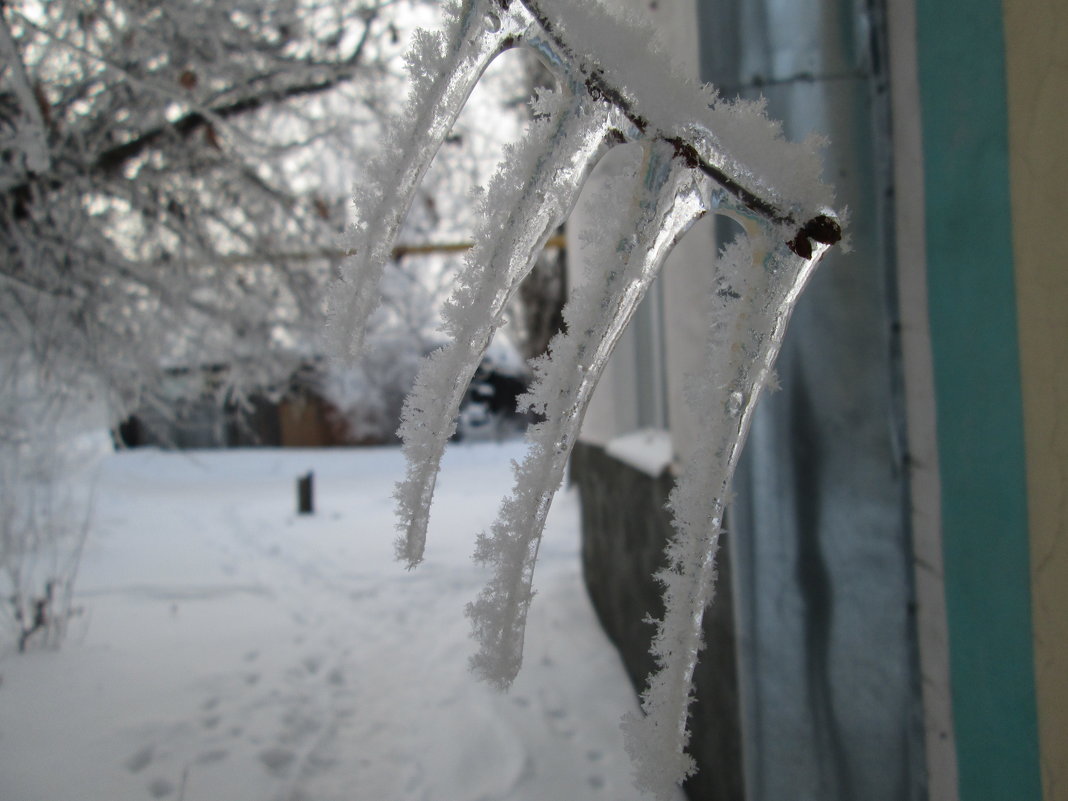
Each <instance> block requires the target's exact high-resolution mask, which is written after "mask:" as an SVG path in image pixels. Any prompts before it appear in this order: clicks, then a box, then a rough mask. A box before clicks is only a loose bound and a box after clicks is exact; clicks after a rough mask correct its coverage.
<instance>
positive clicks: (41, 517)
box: [0, 359, 111, 651]
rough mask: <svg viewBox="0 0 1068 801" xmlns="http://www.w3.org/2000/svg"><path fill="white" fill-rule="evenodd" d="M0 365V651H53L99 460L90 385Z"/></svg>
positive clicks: (18, 364)
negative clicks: (49, 649)
mask: <svg viewBox="0 0 1068 801" xmlns="http://www.w3.org/2000/svg"><path fill="white" fill-rule="evenodd" d="M64 379H65V380H64V382H62V383H59V382H58V381H57V380H56V376H50V375H47V374H43V373H41V372H40V371H39V370H35V369H34V368H33V366H31V365H29V364H27V363H26V360H12V359H0V422H2V424H3V425H2V426H0V428H2V433H0V647H8V646H9V645H11V644H13V645H14V646H15V647H16V648H17V650H19V651H25V650H29V649H30V648H34V647H48V646H55V645H58V644H59V642H60V641H61V640H62V639H63V635H64V633H65V631H66V627H67V624H68V622H69V621H70V618H71V616H72V615H73V614H74V613H75V609H74V608H73V605H72V592H73V586H74V579H75V577H76V575H77V572H78V565H79V563H80V561H81V555H82V548H83V546H84V543H85V538H86V535H87V533H88V529H89V523H90V518H91V509H92V484H93V476H94V473H95V467H96V465H97V463H98V462H99V459H100V457H101V456H102V455H103V454H104V453H106V452H108V451H110V450H111V443H110V442H109V441H108V440H107V435H106V433H103V432H105V431H106V428H105V427H104V426H103V424H102V421H101V420H100V419H95V418H94V411H96V412H99V411H100V409H99V408H95V409H94V404H93V403H92V402H88V403H87V399H88V398H89V397H90V396H91V391H92V383H91V382H90V381H88V380H87V379H85V378H84V377H79V376H76V375H66V376H64Z"/></svg>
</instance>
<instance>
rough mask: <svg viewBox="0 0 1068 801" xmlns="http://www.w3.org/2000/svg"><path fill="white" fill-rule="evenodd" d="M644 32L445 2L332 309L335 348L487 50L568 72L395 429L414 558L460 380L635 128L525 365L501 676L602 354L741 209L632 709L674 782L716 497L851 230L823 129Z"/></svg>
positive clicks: (491, 203) (610, 22)
mask: <svg viewBox="0 0 1068 801" xmlns="http://www.w3.org/2000/svg"><path fill="white" fill-rule="evenodd" d="M651 38H652V37H651V35H650V32H649V31H647V30H640V29H638V28H635V27H634V26H632V25H630V24H628V23H626V22H624V21H622V20H619V19H616V18H614V17H612V15H611V13H610V12H609V11H607V10H606V9H605V8H603V7H601V6H600V5H599V4H597V3H594V2H587V3H574V2H569V0H464V1H463V2H459V3H454V4H452V5H450V6H449V9H448V25H447V28H446V32H445V33H438V34H431V33H422V34H420V35H418V36H417V37H416V38H415V42H414V44H413V47H412V52H411V55H410V57H409V62H410V65H411V70H412V77H413V89H412V92H411V96H410V99H409V103H408V107H407V111H406V113H405V114H403V115H402V116H400V117H399V118H398V119H397V120H396V121H395V122H394V123H393V125H392V131H393V136H391V137H390V146H389V148H387V150H386V151H385V152H384V153H383V154H382V156H381V157H380V158H379V159H378V160H377V161H376V163H375V165H374V168H373V170H372V178H371V180H370V181H369V184H368V191H367V192H366V193H365V194H364V195H363V196H360V197H357V203H358V205H359V206H360V207H361V208H362V216H361V220H360V221H359V222H358V223H357V226H356V229H355V232H354V236H353V238H352V249H353V252H354V255H353V257H352V258H350V259H349V260H347V262H346V263H345V264H344V265H343V274H342V279H341V281H340V282H339V284H338V285H337V286H336V287H335V291H336V298H335V301H334V307H333V308H334V320H333V324H334V329H335V334H336V337H337V344H338V346H339V348H340V350H341V351H342V352H347V353H352V352H354V351H358V349H359V348H360V346H361V344H362V340H363V334H362V330H363V328H364V326H365V325H366V322H367V319H368V317H369V315H370V314H371V312H372V310H373V308H374V298H375V296H376V286H377V283H378V280H379V276H380V274H381V269H382V264H383V263H384V260H385V257H386V255H387V254H388V253H389V250H390V248H391V247H392V243H393V240H394V238H395V236H396V232H397V230H398V228H399V226H400V223H401V220H402V219H403V218H404V215H405V214H406V213H407V211H408V208H409V207H410V205H411V203H412V198H413V196H414V193H415V191H416V188H417V185H418V182H419V179H420V177H421V175H422V174H423V171H424V170H425V169H426V167H427V165H428V164H429V163H430V160H431V159H432V158H433V156H434V154H435V152H437V150H438V148H439V147H440V145H441V142H442V141H443V139H444V137H445V134H446V133H447V131H448V129H449V127H450V126H451V124H452V121H453V120H455V119H456V116H457V114H458V113H459V111H460V108H461V107H462V105H463V103H464V101H465V100H466V97H467V94H468V93H469V92H470V91H471V88H472V87H473V86H474V84H475V82H476V81H477V80H478V79H479V77H480V75H481V74H482V71H483V70H484V69H485V66H486V64H487V63H488V61H489V60H490V59H491V58H492V57H493V56H494V55H496V53H498V52H500V51H501V50H503V49H505V48H507V47H511V46H514V45H525V46H529V47H531V48H533V49H534V50H535V51H537V52H538V53H539V55H540V56H541V57H542V59H543V61H544V62H545V63H546V65H547V66H548V67H549V69H550V70H551V71H552V72H554V74H555V75H556V77H557V78H558V80H559V82H560V86H561V89H560V91H559V92H558V93H552V94H546V95H545V96H544V97H542V98H541V99H539V101H538V103H537V107H536V109H535V121H534V122H533V123H532V125H531V127H530V131H529V133H528V135H527V137H526V139H525V141H524V142H522V143H521V144H520V145H518V146H516V147H515V148H513V149H511V150H509V151H508V152H507V154H506V159H505V164H504V165H503V166H502V167H501V169H500V171H499V172H498V174H497V176H496V177H495V178H494V179H493V181H492V182H491V184H490V187H489V189H488V191H487V192H486V194H485V197H484V198H483V199H482V200H481V202H480V205H479V214H480V216H481V218H482V223H481V225H480V230H479V234H478V237H477V245H476V247H475V248H474V249H473V250H472V251H471V252H470V253H469V254H468V258H467V262H466V266H465V268H464V270H463V272H462V273H461V276H460V280H459V281H458V284H457V288H456V290H455V292H454V294H453V297H452V299H451V300H450V302H449V304H448V305H447V307H446V319H445V329H446V332H447V333H448V334H449V335H450V337H451V342H450V343H449V344H448V345H446V346H445V347H444V348H442V349H440V350H438V351H437V352H435V353H434V354H432V355H431V356H430V357H429V358H428V359H427V361H426V362H425V364H424V366H423V368H422V369H421V371H420V374H419V377H418V379H417V382H416V386H415V389H414V390H413V392H412V394H411V396H410V397H409V398H408V400H407V402H406V406H405V416H404V421H403V424H402V426H401V434H402V436H403V439H404V443H405V445H404V447H405V454H406V456H407V459H408V474H407V478H406V479H405V481H404V482H402V483H401V484H400V485H399V486H398V489H397V493H396V497H397V500H398V506H399V516H400V526H399V527H400V529H401V531H402V532H403V534H402V537H401V538H400V540H399V541H398V546H397V552H398V556H399V558H400V559H401V560H402V561H405V562H407V564H408V565H409V567H412V566H415V565H416V564H417V563H418V562H420V561H421V560H422V559H423V557H424V548H425V540H426V530H427V523H428V518H429V510H430V504H431V500H432V496H433V492H434V484H435V481H436V477H437V474H438V465H439V463H440V459H441V456H442V452H443V450H444V447H445V443H446V441H447V440H448V438H449V437H450V435H451V433H452V430H453V420H454V418H455V415H456V410H457V407H458V406H459V403H460V400H461V398H462V395H463V391H464V389H465V387H466V386H467V383H468V381H469V380H470V377H471V375H472V373H473V372H474V370H475V369H476V367H477V366H478V364H479V361H480V360H481V358H482V354H483V352H484V351H485V349H486V347H487V345H488V343H489V341H490V337H491V336H492V334H493V332H494V330H495V329H496V328H497V327H498V326H499V325H500V324H501V322H502V314H503V311H504V308H505V306H506V304H507V302H508V300H509V298H510V297H511V296H512V295H513V294H514V293H515V292H516V289H517V287H518V284H519V282H520V281H521V280H522V279H523V277H524V276H525V275H526V274H527V272H529V270H530V267H531V264H532V262H533V259H534V255H535V254H536V252H537V250H538V249H540V247H541V244H542V243H543V242H544V241H545V239H546V238H547V237H548V235H549V233H550V232H551V231H552V230H553V228H554V227H555V226H556V225H558V224H559V223H560V222H561V221H562V220H563V219H564V218H565V217H566V215H567V214H568V212H569V211H570V209H571V205H572V204H573V203H574V200H575V198H576V196H577V194H578V191H579V189H580V188H581V186H582V184H583V183H584V182H585V180H586V178H587V176H588V174H589V172H590V169H591V168H592V166H593V164H594V163H595V162H596V160H597V159H598V158H599V157H600V156H601V155H602V154H603V153H604V152H605V151H606V150H607V149H608V148H609V147H611V146H612V145H614V144H620V143H624V142H635V143H639V144H640V145H641V149H642V152H643V154H644V160H643V164H642V166H641V169H640V170H638V171H637V172H636V174H634V175H632V176H630V180H629V181H626V182H624V183H623V184H622V185H616V186H613V187H612V189H611V196H612V197H611V200H610V201H606V202H605V205H606V206H608V207H609V209H610V212H609V214H608V216H606V217H605V219H603V220H602V222H601V226H602V228H603V229H604V230H605V231H611V233H610V234H607V235H603V236H602V238H601V247H602V248H603V252H602V253H600V254H598V255H597V256H596V257H595V258H594V260H593V261H594V264H593V267H594V272H595V273H596V275H595V278H594V280H593V281H592V282H591V283H590V284H589V286H584V287H582V288H580V289H579V290H577V291H576V292H575V293H574V294H573V297H572V298H571V300H570V301H569V303H568V306H567V309H566V311H565V322H566V330H565V331H564V332H562V333H561V334H560V335H558V336H557V337H556V338H555V339H554V340H553V342H552V343H551V346H550V352H549V355H548V357H547V358H545V359H544V360H542V361H540V362H538V363H537V364H536V365H535V371H536V376H537V380H536V383H535V386H534V389H533V390H532V392H531V395H530V397H529V398H528V402H529V405H530V408H531V409H532V410H533V411H534V412H536V413H539V414H542V415H544V417H545V421H544V422H543V423H539V424H537V425H535V426H533V427H532V428H531V430H530V432H529V438H530V443H531V444H530V451H529V453H528V456H527V458H526V459H525V460H524V462H523V463H522V464H521V465H516V466H515V472H516V487H515V490H514V492H513V494H512V495H511V496H510V497H509V498H508V499H506V500H505V502H504V505H503V507H502V510H501V513H500V516H499V518H498V521H497V522H496V523H495V524H494V526H493V527H492V529H491V532H490V534H488V535H481V536H480V537H479V538H478V544H477V547H476V552H475V558H476V559H477V560H478V561H481V562H484V563H488V564H491V565H492V566H493V567H494V569H495V570H494V577H493V578H492V580H491V582H490V584H489V585H488V586H487V587H486V589H485V590H484V591H483V592H482V594H481V595H480V596H479V597H478V599H476V600H475V601H474V602H473V603H472V604H470V605H469V607H468V614H469V616H470V617H471V619H472V623H473V627H474V630H475V634H476V636H477V638H478V639H479V640H480V643H481V648H480V650H479V652H478V654H477V655H476V656H475V657H474V659H473V667H474V669H475V670H476V671H477V672H478V673H480V674H481V675H482V676H483V677H485V678H486V679H488V680H489V681H491V682H493V683H494V684H496V685H498V686H501V687H507V686H508V685H509V684H510V683H511V682H512V680H513V679H514V677H515V675H516V673H517V671H518V670H519V667H520V663H521V661H522V650H523V634H524V626H525V620H526V613H527V609H528V607H529V605H530V603H531V600H532V597H533V590H532V580H533V572H534V567H535V562H536V559H537V553H538V548H539V544H540V538H541V531H542V527H543V525H544V521H545V516H546V514H547V512H548V509H549V505H550V503H551V501H552V497H553V494H554V493H555V490H556V488H557V486H558V485H559V483H560V481H561V478H562V475H563V471H564V466H565V464H566V461H567V458H568V456H569V454H570V451H571V448H572V446H573V445H574V442H575V439H576V437H577V434H578V430H579V426H580V425H581V422H582V417H583V414H584V412H585V409H586V406H587V404H588V402H589V399H590V396H591V394H592V392H593V389H594V387H595V386H596V384H597V381H598V379H599V378H600V375H601V373H602V371H603V368H604V366H605V363H606V362H607V360H608V357H609V355H610V354H611V351H612V349H613V347H614V345H615V343H616V342H617V341H618V339H619V336H620V334H621V333H622V331H623V329H624V328H625V327H626V325H627V323H628V321H629V320H630V318H631V316H632V315H633V313H634V311H635V309H636V308H637V305H638V303H639V301H640V300H641V298H642V296H643V295H644V293H645V291H646V290H647V289H648V287H649V285H650V284H651V282H652V281H653V279H654V278H655V277H656V275H657V273H658V271H659V268H660V266H661V264H662V263H663V260H664V258H665V257H666V255H667V253H668V252H669V251H670V249H671V247H672V246H673V245H674V244H675V242H676V241H677V239H678V238H679V237H680V236H682V234H683V233H684V232H685V231H686V229H687V228H688V227H689V225H690V224H691V223H692V222H693V221H694V220H695V219H696V218H697V217H699V216H701V215H702V214H705V213H707V212H713V213H720V214H726V215H728V216H731V217H732V218H734V219H736V220H737V221H738V222H739V223H740V224H741V225H742V227H743V229H744V231H745V233H744V234H743V235H742V237H741V238H740V239H739V240H738V242H736V243H735V244H734V245H732V246H731V247H729V248H728V249H727V250H726V251H725V253H724V254H723V256H722V257H721V258H720V259H719V260H718V261H717V262H716V263H715V264H710V265H709V268H710V269H711V270H713V271H714V274H715V282H716V292H715V295H714V297H713V298H712V307H711V308H710V310H709V317H708V327H709V345H708V357H707V371H706V373H705V375H704V376H703V377H702V379H701V380H700V381H699V382H697V384H696V385H695V386H694V387H693V388H692V389H691V395H692V398H691V402H692V403H694V404H695V405H696V406H697V407H698V409H699V411H700V412H701V414H702V419H703V420H705V421H706V427H705V429H704V431H703V432H702V440H701V442H699V443H697V444H696V446H695V447H694V448H693V449H692V451H693V454H694V455H693V456H692V457H691V458H690V460H689V462H688V463H687V464H686V465H685V466H684V472H683V475H682V477H681V479H680V482H679V484H678V486H677V488H676V489H675V491H674V492H673V493H672V496H671V507H672V510H673V515H674V525H675V535H674V537H673V538H672V540H671V543H670V545H669V547H668V551H667V560H668V564H667V567H666V568H665V569H664V570H663V571H661V572H660V573H659V574H658V576H657V578H658V579H659V580H660V582H661V583H662V584H663V585H664V594H665V608H666V611H665V615H664V618H663V620H661V621H659V623H658V628H657V634H656V637H655V640H654V643H653V653H654V655H655V656H656V659H657V664H658V671H657V673H656V674H655V675H654V676H652V677H651V678H650V683H649V687H648V689H647V690H646V692H645V694H644V696H643V704H642V706H643V714H642V715H641V716H634V717H632V718H631V719H629V720H628V721H627V723H626V727H625V728H626V733H627V741H628V749H629V750H630V752H631V754H632V756H633V758H634V760H635V763H636V765H637V767H638V783H639V784H640V785H641V786H643V787H644V788H646V789H649V790H651V791H653V792H655V793H656V794H657V795H658V796H660V797H662V798H667V797H669V796H670V795H671V793H672V792H673V789H674V786H675V784H676V783H677V782H680V781H682V780H683V779H684V778H685V777H686V776H687V775H688V774H689V773H690V772H692V770H693V763H692V760H691V759H690V758H689V756H687V755H686V753H685V747H686V744H687V741H688V737H689V735H688V732H687V717H688V710H689V705H690V701H691V694H692V679H693V671H694V667H695V665H696V662H697V658H698V654H699V653H700V650H701V647H702V641H701V622H702V618H703V614H704V610H705V608H706V606H707V605H708V603H710V602H711V600H712V596H713V590H714V582H715V554H716V548H717V545H718V540H719V536H720V527H721V523H722V517H723V510H724V505H725V503H726V499H727V493H728V489H729V485H730V480H731V476H732V474H733V472H734V468H735V466H736V464H737V459H738V454H739V453H740V450H741V447H742V444H743V443H744V440H745V436H746V433H747V431H748V427H749V422H750V420H751V417H752V413H753V409H754V408H755V404H756V402H757V399H758V397H759V395H760V392H761V390H762V389H763V387H764V385H765V384H766V382H767V380H768V376H769V375H770V371H771V365H772V363H773V362H774V360H775V357H776V355H777V354H778V351H779V348H780V346H781V344H782V338H783V335H784V333H785V328H786V323H787V321H788V320H789V317H790V313H791V311H792V309H793V306H794V304H795V302H796V300H797V297H798V295H799V293H800V292H801V290H802V289H803V287H804V286H805V284H806V282H807V280H808V278H809V276H810V275H811V273H812V271H813V269H814V268H815V266H816V264H817V262H818V261H819V259H820V257H821V256H822V255H823V253H824V252H825V251H826V250H827V248H828V247H829V246H831V245H833V244H834V243H835V242H837V241H838V240H839V239H840V237H841V226H840V223H839V220H838V218H837V217H836V215H835V214H834V212H833V211H831V210H830V208H829V204H830V201H831V199H832V195H831V192H830V189H829V188H828V187H826V186H825V185H823V184H822V183H821V181H820V180H819V174H820V164H819V158H818V153H817V150H818V147H819V146H820V145H821V142H819V141H818V140H815V139H811V140H809V141H807V142H805V143H803V144H800V145H798V144H793V143H789V142H787V141H785V140H784V139H783V137H782V131H781V127H780V126H779V125H778V124H776V123H773V122H770V121H769V120H768V119H767V118H766V116H765V115H764V108H763V106H762V105H761V104H753V103H745V102H742V101H737V102H729V101H725V100H723V99H722V98H720V97H719V96H718V95H717V93H716V92H715V91H714V90H712V89H711V88H710V87H699V86H697V85H695V84H692V83H691V82H689V81H688V80H686V79H685V78H683V77H682V76H681V75H680V74H679V73H678V72H677V71H676V70H674V69H673V68H672V67H671V66H670V65H669V64H668V63H667V60H666V59H665V58H664V57H663V56H662V54H660V53H658V52H656V51H655V48H654V49H653V51H652V52H649V48H648V44H649V42H650V40H651Z"/></svg>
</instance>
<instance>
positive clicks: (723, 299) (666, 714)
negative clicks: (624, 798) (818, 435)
mask: <svg viewBox="0 0 1068 801" xmlns="http://www.w3.org/2000/svg"><path fill="white" fill-rule="evenodd" d="M732 216H734V215H732ZM743 222H745V223H747V225H746V227H747V228H748V232H747V233H746V234H744V235H741V236H740V237H739V239H738V240H737V241H735V242H734V243H732V244H731V245H730V246H729V247H728V248H727V249H726V250H725V252H724V253H723V255H722V256H721V258H720V259H719V261H718V264H717V269H716V277H715V290H714V293H713V297H712V309H711V310H710V320H709V323H710V325H709V334H708V342H707V350H706V368H705V372H704V375H703V376H702V377H701V378H700V379H698V380H695V382H694V383H693V385H691V386H690V387H689V390H690V391H689V397H688V401H689V403H690V404H691V406H693V407H694V409H695V411H697V413H698V414H699V415H700V418H701V419H702V420H706V421H708V424H707V425H705V426H703V427H702V428H701V431H700V434H699V439H698V441H697V442H695V443H693V447H692V449H691V451H690V456H689V457H688V458H687V460H686V461H685V463H684V464H683V466H682V472H681V476H680V479H679V481H678V484H677V485H676V487H675V489H674V491H673V492H672V493H671V499H670V507H671V510H672V513H673V517H674V535H673V537H672V539H671V541H670V543H669V545H668V548H667V566H666V567H665V568H664V569H663V570H661V571H660V572H659V573H658V574H657V578H658V579H659V581H660V582H661V583H662V584H663V585H664V606H665V612H664V618H663V619H662V620H660V621H658V624H657V632H656V635H655V638H654V640H653V647H652V652H653V654H654V656H655V657H656V660H657V664H658V671H657V672H656V673H655V674H654V675H653V676H651V677H650V680H649V685H648V687H647V689H646V690H645V693H644V694H643V697H642V709H643V712H644V715H642V716H638V715H632V716H628V718H627V720H626V722H625V726H624V729H625V733H626V736H627V751H628V753H630V755H631V757H632V759H633V760H634V761H635V763H636V767H637V776H638V783H639V786H641V787H643V789H646V790H649V791H651V792H654V793H656V795H657V796H658V797H659V798H663V799H667V798H671V797H673V795H672V793H673V792H674V787H675V785H676V784H677V783H678V782H681V781H682V780H683V779H685V778H686V776H687V775H689V774H690V773H692V772H693V769H694V766H693V761H692V759H691V758H690V757H689V756H688V755H687V754H686V753H685V748H686V744H687V741H688V739H689V734H688V732H687V725H686V724H687V715H688V710H689V705H690V701H691V699H692V692H693V687H692V682H693V672H694V669H695V667H696V664H697V658H698V654H699V653H700V650H701V647H702V634H701V632H702V624H703V619H704V612H705V609H706V608H707V606H708V605H709V604H710V603H711V601H712V597H713V593H714V589H715V579H716V570H715V556H716V550H717V548H718V544H719V537H720V533H721V526H722V521H723V509H724V506H725V504H726V500H727V497H728V492H729V485H730V480H731V477H732V476H733V474H734V469H735V467H736V466H737V463H738V458H739V456H740V454H741V450H742V446H743V444H744V442H745V437H746V434H747V433H748V430H749V425H750V423H751V421H752V416H753V411H754V409H755V408H756V403H757V400H758V397H759V395H760V392H761V390H762V389H763V387H764V386H765V384H766V383H767V380H768V377H769V375H770V374H771V368H772V364H773V363H774V361H775V358H776V356H777V355H778V352H779V348H780V347H781V345H782V339H783V336H784V335H785V332H786V325H787V322H788V321H789V318H790V314H791V313H792V311H793V308H794V305H795V303H796V301H797V298H798V296H799V295H800V293H801V290H802V289H803V288H804V286H805V284H806V283H807V282H808V279H809V277H810V276H811V274H812V271H813V270H814V268H815V266H816V263H817V262H818V260H819V258H820V256H821V255H822V253H823V251H825V250H826V246H817V248H816V252H815V253H814V254H813V256H812V258H802V257H800V256H798V255H797V254H795V253H793V252H792V251H791V250H790V249H789V247H788V246H787V245H786V244H779V245H778V246H775V247H773V246H772V245H771V240H769V237H768V234H769V233H771V232H770V231H768V230H767V228H766V227H761V226H758V225H756V224H754V223H753V221H744V220H743ZM780 241H781V240H780Z"/></svg>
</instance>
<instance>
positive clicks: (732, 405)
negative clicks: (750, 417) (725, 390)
mask: <svg viewBox="0 0 1068 801" xmlns="http://www.w3.org/2000/svg"><path fill="white" fill-rule="evenodd" d="M744 404H745V395H743V394H742V393H741V392H738V391H735V392H732V393H731V394H730V397H729V398H727V413H728V414H729V415H730V416H731V417H737V416H738V415H740V414H741V413H742V406H743V405H744Z"/></svg>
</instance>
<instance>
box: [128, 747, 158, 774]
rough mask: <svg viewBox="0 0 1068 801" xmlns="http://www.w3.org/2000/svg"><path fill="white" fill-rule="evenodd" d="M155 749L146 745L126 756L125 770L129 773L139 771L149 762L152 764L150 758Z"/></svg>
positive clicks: (153, 754)
mask: <svg viewBox="0 0 1068 801" xmlns="http://www.w3.org/2000/svg"><path fill="white" fill-rule="evenodd" d="M155 752H156V749H155V748H154V747H153V746H151V745H146V746H145V747H144V748H142V749H140V750H139V751H137V752H136V753H134V754H132V755H131V756H130V757H128V758H127V760H126V762H125V763H124V764H125V765H126V770H128V771H130V773H140V772H141V771H143V770H144V769H145V768H147V767H148V766H149V765H150V764H152V758H153V757H154V756H155Z"/></svg>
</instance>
